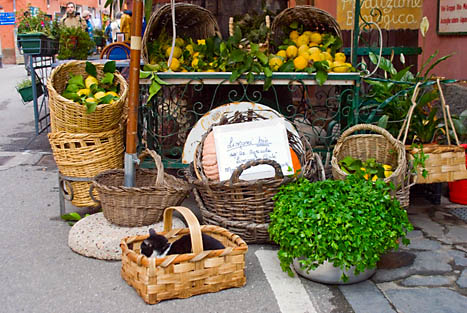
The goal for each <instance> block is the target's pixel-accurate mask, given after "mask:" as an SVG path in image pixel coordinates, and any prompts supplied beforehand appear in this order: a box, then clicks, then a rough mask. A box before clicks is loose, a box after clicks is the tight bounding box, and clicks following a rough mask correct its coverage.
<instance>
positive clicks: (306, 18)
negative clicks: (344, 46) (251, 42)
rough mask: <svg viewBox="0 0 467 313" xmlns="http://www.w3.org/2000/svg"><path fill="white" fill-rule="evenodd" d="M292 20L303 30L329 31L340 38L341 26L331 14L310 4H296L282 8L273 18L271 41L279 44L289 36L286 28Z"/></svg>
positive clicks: (276, 44)
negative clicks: (301, 26) (302, 27)
mask: <svg viewBox="0 0 467 313" xmlns="http://www.w3.org/2000/svg"><path fill="white" fill-rule="evenodd" d="M292 22H298V24H301V25H303V26H304V29H305V30H309V31H316V32H319V33H330V34H332V35H334V36H337V37H339V38H341V39H342V32H341V28H340V26H339V24H338V23H337V21H336V20H335V19H334V17H332V15H331V14H329V13H328V12H326V11H324V10H321V9H318V8H316V7H314V6H311V5H297V6H295V7H292V8H287V9H285V10H283V11H282V12H281V13H279V14H278V15H277V16H276V17H275V18H274V21H273V22H272V26H271V43H273V44H274V45H275V46H279V45H281V44H282V41H283V40H284V38H288V36H289V34H288V33H287V30H288V26H289V25H290V24H291V23H292Z"/></svg>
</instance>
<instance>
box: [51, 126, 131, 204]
mask: <svg viewBox="0 0 467 313" xmlns="http://www.w3.org/2000/svg"><path fill="white" fill-rule="evenodd" d="M122 131H123V128H122V127H118V128H116V129H114V130H112V131H108V132H101V133H95V134H71V133H67V132H56V133H49V135H48V136H49V142H50V146H51V148H52V152H53V155H54V159H55V162H56V163H57V167H58V170H59V171H60V173H61V174H62V175H65V176H68V177H71V178H87V179H89V181H83V182H71V187H72V191H71V190H66V191H67V192H68V193H72V194H73V197H72V199H71V201H72V203H73V204H74V205H75V206H78V207H86V206H94V205H95V202H94V201H93V200H92V199H91V197H90V195H89V188H90V185H91V179H92V178H93V177H94V176H95V175H97V174H98V173H100V172H102V171H104V170H108V169H114V168H122V166H123V152H124V146H123V134H122ZM65 187H68V188H69V185H66V186H65ZM94 195H96V196H97V193H95V194H94Z"/></svg>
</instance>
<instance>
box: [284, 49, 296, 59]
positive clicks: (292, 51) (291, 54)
mask: <svg viewBox="0 0 467 313" xmlns="http://www.w3.org/2000/svg"><path fill="white" fill-rule="evenodd" d="M285 53H286V54H287V57H288V58H289V59H292V58H295V57H296V56H297V54H298V49H297V47H295V46H288V47H287V50H286V51H285Z"/></svg>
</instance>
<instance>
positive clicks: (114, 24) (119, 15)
mask: <svg viewBox="0 0 467 313" xmlns="http://www.w3.org/2000/svg"><path fill="white" fill-rule="evenodd" d="M121 18H122V12H118V13H117V14H116V15H115V20H114V21H113V22H112V23H111V24H110V27H111V28H112V36H113V37H112V39H113V42H116V41H117V33H119V32H120V22H121Z"/></svg>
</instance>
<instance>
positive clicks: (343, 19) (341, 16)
mask: <svg viewBox="0 0 467 313" xmlns="http://www.w3.org/2000/svg"><path fill="white" fill-rule="evenodd" d="M360 3H361V9H360V14H361V15H362V17H363V18H364V19H365V21H367V22H375V23H376V22H377V19H378V16H372V14H371V11H372V10H373V9H379V10H381V13H382V16H381V17H380V18H381V20H380V21H379V22H378V25H379V27H381V28H382V29H418V28H419V26H420V22H421V20H422V14H423V13H422V8H423V0H365V1H360ZM354 14H355V0H338V2H337V22H338V23H339V25H340V27H341V28H342V29H347V30H350V29H352V28H353V26H354Z"/></svg>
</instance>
